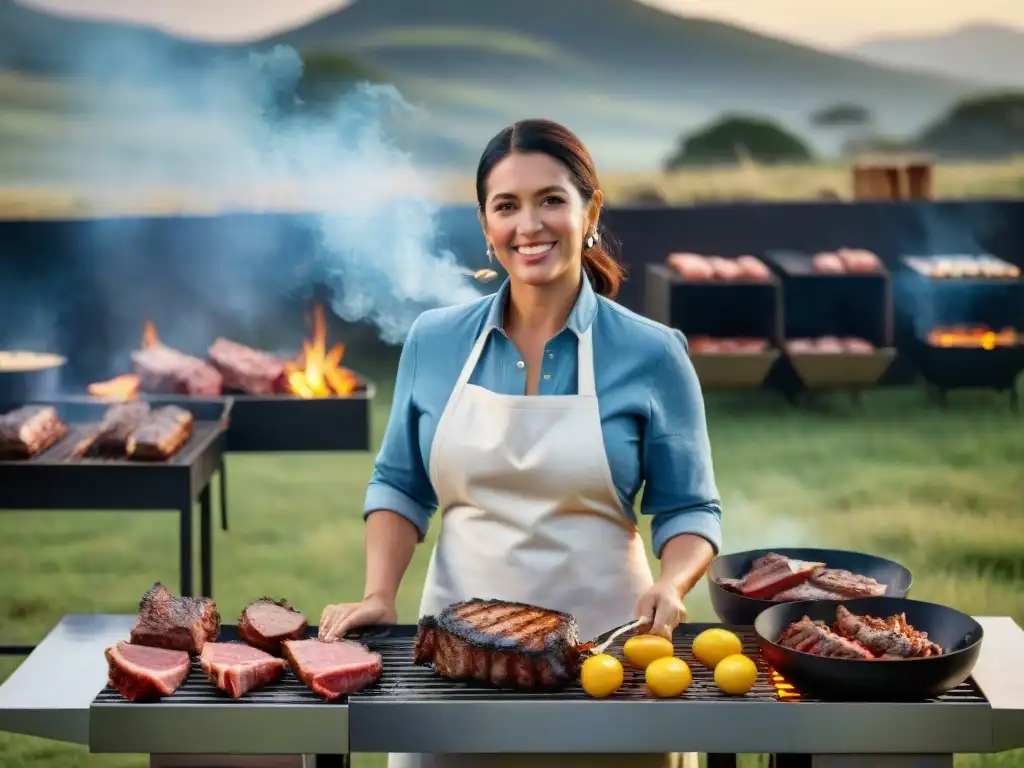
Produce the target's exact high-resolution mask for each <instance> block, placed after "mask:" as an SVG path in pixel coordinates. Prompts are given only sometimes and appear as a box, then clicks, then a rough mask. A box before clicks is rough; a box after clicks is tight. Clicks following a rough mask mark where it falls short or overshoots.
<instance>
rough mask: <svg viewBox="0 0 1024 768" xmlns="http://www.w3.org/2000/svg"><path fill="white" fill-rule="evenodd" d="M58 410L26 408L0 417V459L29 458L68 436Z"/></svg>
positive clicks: (38, 407) (46, 406) (47, 407)
mask: <svg viewBox="0 0 1024 768" xmlns="http://www.w3.org/2000/svg"><path fill="white" fill-rule="evenodd" d="M67 431H68V428H67V425H66V424H65V423H64V422H63V421H61V419H60V416H59V415H58V414H57V409H56V408H54V407H53V406H49V405H26V406H24V407H22V408H18V409H16V410H13V411H11V412H9V413H6V414H4V415H3V416H0V459H27V458H30V457H32V456H35V455H36V454H38V453H41V452H42V451H45V450H46V449H47V448H49V447H50V446H52V445H53V444H54V443H56V442H57V441H58V440H60V439H61V438H62V437H64V435H66V434H67Z"/></svg>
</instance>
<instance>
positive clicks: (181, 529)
mask: <svg viewBox="0 0 1024 768" xmlns="http://www.w3.org/2000/svg"><path fill="white" fill-rule="evenodd" d="M178 560H179V564H178V568H179V570H180V571H181V576H180V578H181V596H182V597H194V594H193V593H194V589H195V588H194V585H193V581H192V579H193V576H194V573H193V570H192V499H191V498H189V499H188V501H187V502H185V501H184V500H183V502H182V506H181V507H179V508H178Z"/></svg>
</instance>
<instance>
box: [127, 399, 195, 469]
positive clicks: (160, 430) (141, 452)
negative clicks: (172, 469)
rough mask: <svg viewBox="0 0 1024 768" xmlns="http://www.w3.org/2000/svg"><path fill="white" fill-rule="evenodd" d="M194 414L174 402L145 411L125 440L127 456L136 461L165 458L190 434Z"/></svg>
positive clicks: (184, 441) (173, 452) (185, 441)
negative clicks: (144, 414)
mask: <svg viewBox="0 0 1024 768" xmlns="http://www.w3.org/2000/svg"><path fill="white" fill-rule="evenodd" d="M194 423H195V417H193V416H192V413H191V412H190V411H186V410H185V409H184V408H179V407H178V406H176V405H167V406H164V407H163V408H158V409H157V410H155V411H153V412H151V413H149V414H147V415H146V416H145V417H144V418H143V420H142V423H141V424H139V427H138V429H136V430H135V432H133V433H132V434H131V436H130V437H129V438H128V442H127V443H125V451H126V452H127V453H128V458H130V459H134V460H136V461H166V460H167V459H169V458H170V457H171V456H173V455H174V454H175V453H177V451H179V450H180V449H181V447H182V446H183V445H184V444H185V443H187V442H188V439H189V438H190V437H191V436H192V426H193V424H194Z"/></svg>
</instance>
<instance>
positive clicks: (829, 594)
mask: <svg viewBox="0 0 1024 768" xmlns="http://www.w3.org/2000/svg"><path fill="white" fill-rule="evenodd" d="M884 594H885V584H881V583H879V582H877V581H875V580H874V579H872V578H871V577H870V576H861V575H860V574H857V573H851V572H850V571H844V570H843V569H841V568H819V569H818V570H816V571H814V572H813V573H812V574H811V575H810V577H809V578H808V579H807V581H805V582H804V583H803V584H797V585H796V586H795V587H790V588H789V589H784V590H783V591H782V592H778V593H777V594H774V595H772V598H771V599H772V600H778V601H787V600H853V599H854V598H858V597H881V596H882V595H884Z"/></svg>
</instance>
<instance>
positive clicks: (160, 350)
mask: <svg viewBox="0 0 1024 768" xmlns="http://www.w3.org/2000/svg"><path fill="white" fill-rule="evenodd" d="M132 365H133V366H134V367H135V372H136V373H137V374H138V376H139V380H140V384H141V387H142V389H144V390H145V391H147V392H156V393H161V394H168V395H192V396H194V397H216V396H218V395H220V394H221V392H222V391H223V377H222V376H221V374H220V372H219V371H218V370H217V369H216V368H214V367H213V366H212V365H210V364H209V363H207V362H205V361H203V360H200V359H199V358H198V357H192V356H191V355H186V354H185V353H184V352H179V351H178V350H176V349H171V348H170V347H165V346H163V345H162V344H157V345H155V346H152V347H144V348H142V349H137V350H135V351H134V352H132Z"/></svg>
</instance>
